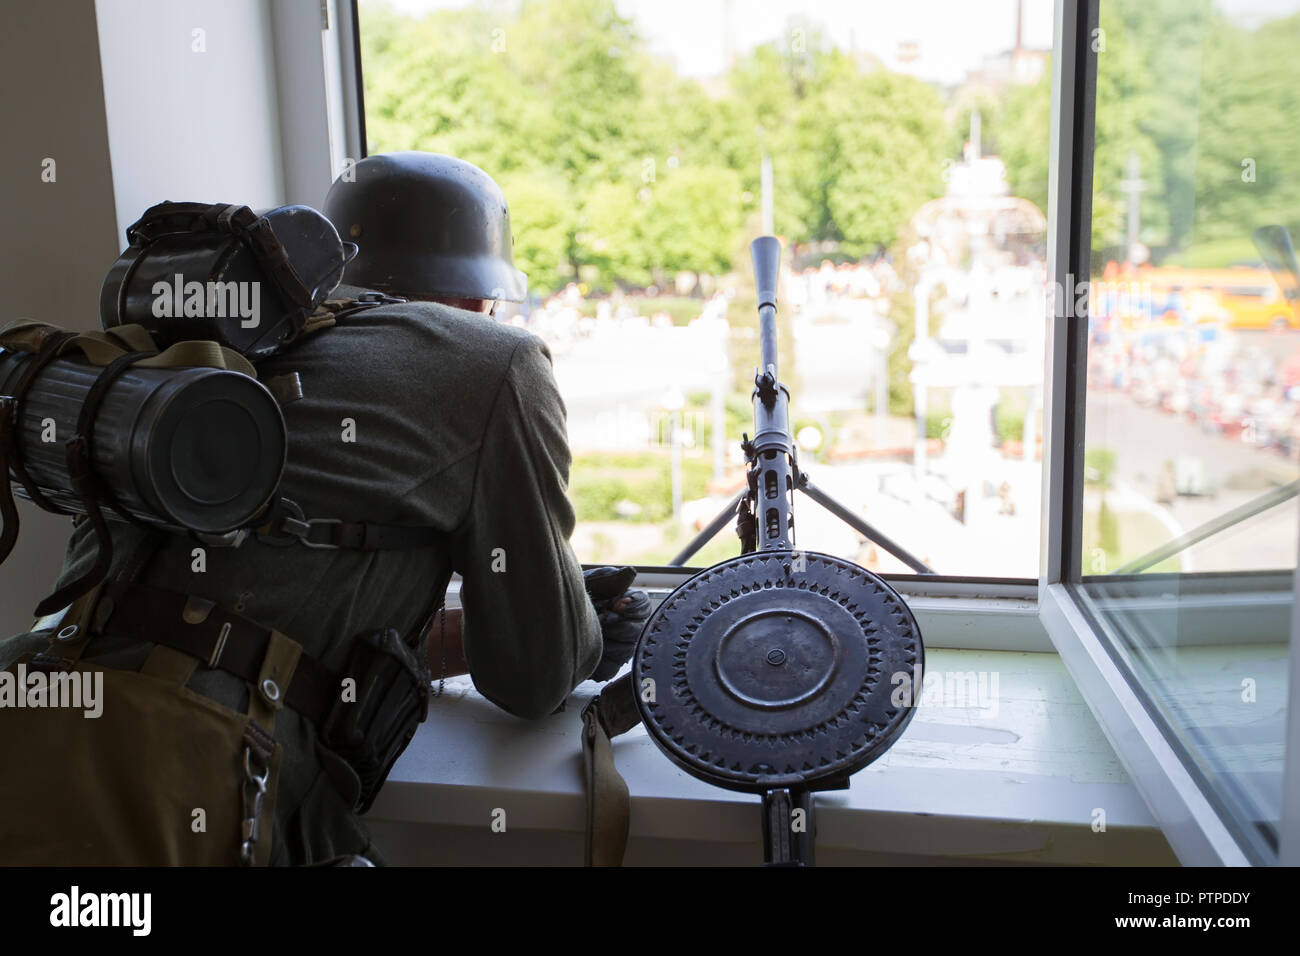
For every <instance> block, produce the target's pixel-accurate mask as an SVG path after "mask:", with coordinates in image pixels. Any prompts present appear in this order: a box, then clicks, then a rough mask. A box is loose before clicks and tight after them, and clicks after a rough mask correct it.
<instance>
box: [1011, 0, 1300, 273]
mask: <svg viewBox="0 0 1300 956" xmlns="http://www.w3.org/2000/svg"><path fill="white" fill-rule="evenodd" d="M1101 29H1102V31H1103V32H1102V34H1101V35H1099V36H1098V37H1095V38H1094V40H1093V45H1094V47H1096V48H1097V52H1096V56H1097V94H1096V95H1097V101H1096V103H1097V105H1096V146H1095V153H1094V156H1093V168H1092V175H1093V201H1092V249H1093V253H1094V259H1097V258H1122V257H1123V247H1124V243H1125V241H1126V230H1127V207H1128V197H1127V194H1126V193H1125V192H1124V191H1123V189H1122V188H1121V187H1122V182H1123V181H1124V180H1125V179H1126V178H1127V177H1128V172H1129V163H1130V159H1131V157H1135V158H1136V160H1137V163H1138V169H1139V175H1140V178H1141V180H1142V182H1143V184H1144V189H1143V191H1142V192H1141V193H1140V198H1139V201H1138V210H1139V221H1140V230H1141V231H1140V234H1139V239H1140V241H1141V242H1143V243H1145V244H1146V245H1147V246H1149V247H1150V248H1151V250H1152V255H1153V259H1154V261H1156V262H1157V263H1158V262H1162V261H1165V258H1166V256H1169V255H1171V254H1174V253H1176V252H1177V251H1178V250H1181V249H1184V248H1186V247H1188V246H1189V245H1191V244H1192V243H1197V244H1204V245H1203V249H1204V250H1205V251H1206V252H1212V251H1221V252H1222V255H1220V256H1218V257H1215V256H1212V255H1211V256H1206V255H1201V256H1198V257H1196V262H1197V264H1203V265H1206V266H1221V265H1229V264H1231V263H1232V262H1235V261H1240V259H1241V254H1240V253H1241V250H1242V247H1243V245H1244V243H1243V241H1242V240H1244V239H1246V237H1248V236H1249V235H1250V233H1251V231H1252V230H1253V229H1254V228H1256V227H1257V226H1260V225H1266V224H1269V223H1283V224H1285V225H1288V226H1289V227H1291V228H1292V230H1293V231H1295V229H1296V227H1297V226H1300V180H1297V179H1296V177H1295V176H1294V175H1291V170H1292V169H1293V168H1294V161H1295V156H1296V154H1297V151H1298V150H1300V125H1297V124H1295V123H1293V122H1287V121H1283V122H1279V119H1281V118H1283V117H1295V116H1296V115H1300V60H1298V59H1297V58H1296V56H1295V50H1296V49H1297V47H1300V15H1295V16H1291V17H1288V18H1285V19H1281V20H1275V21H1271V22H1267V23H1265V24H1263V25H1262V26H1260V27H1259V28H1258V29H1254V30H1251V29H1246V28H1244V27H1242V26H1238V25H1235V24H1233V23H1231V22H1229V21H1228V19H1227V18H1226V17H1225V16H1224V15H1223V14H1222V13H1221V12H1219V10H1217V9H1216V8H1215V6H1214V5H1213V4H1212V3H1211V0H1114V2H1107V3H1103V4H1102V6H1101ZM1050 97H1051V77H1050V74H1044V76H1043V78H1042V79H1041V81H1040V82H1039V83H1038V84H1036V85H1035V86H1031V87H1021V88H1019V89H1016V90H1013V91H1012V92H1011V93H1010V94H1009V95H1008V96H1007V97H1006V99H1005V100H1004V101H1003V102H1002V103H1001V104H1000V107H999V109H998V110H997V111H996V114H995V118H994V121H993V126H994V130H993V135H994V137H995V138H996V141H997V144H998V149H999V155H1000V156H1001V158H1002V160H1003V161H1004V163H1005V164H1006V167H1007V180H1008V184H1009V185H1010V187H1011V190H1012V192H1013V193H1014V194H1015V195H1018V196H1024V197H1025V198H1028V199H1030V200H1032V201H1033V202H1035V203H1036V204H1038V206H1039V208H1040V209H1042V210H1043V211H1046V209H1047V192H1048V180H1047V176H1048V151H1047V148H1046V145H1047V144H1046V133H1047V128H1048V123H1049V121H1050V114H1051V103H1050ZM1175 258H1177V257H1175ZM1250 258H1252V259H1254V258H1257V257H1255V256H1254V255H1253V254H1252V255H1251V256H1250ZM1171 261H1172V260H1171Z"/></svg>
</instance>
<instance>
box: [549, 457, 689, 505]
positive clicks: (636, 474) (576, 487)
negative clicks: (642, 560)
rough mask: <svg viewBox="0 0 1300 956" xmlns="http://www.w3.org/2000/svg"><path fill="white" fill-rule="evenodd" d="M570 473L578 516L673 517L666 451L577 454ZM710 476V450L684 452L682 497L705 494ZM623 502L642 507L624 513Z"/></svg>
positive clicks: (669, 460) (685, 498) (669, 469)
mask: <svg viewBox="0 0 1300 956" xmlns="http://www.w3.org/2000/svg"><path fill="white" fill-rule="evenodd" d="M569 474H570V480H569V498H570V500H571V501H572V502H573V507H574V511H575V512H576V514H577V518H578V520H579V521H614V520H620V519H622V520H631V521H646V522H660V521H665V520H667V519H668V518H670V517H672V513H673V497H672V460H671V457H670V454H669V452H668V451H667V450H664V451H646V452H639V453H637V452H633V453H621V454H587V455H578V456H576V457H575V458H574V460H573V465H572V467H571V469H570V472H569ZM712 475H713V465H712V462H711V460H710V458H709V456H708V455H707V454H706V453H703V452H685V453H683V455H682V500H683V501H688V500H690V499H692V498H702V497H704V495H705V494H706V486H707V484H708V481H709V479H710V478H711V477H712ZM620 502H634V503H636V504H637V505H639V506H640V508H641V511H640V513H639V514H636V515H634V516H630V517H627V518H624V517H623V516H622V515H620V514H619V511H618V505H619V503H620Z"/></svg>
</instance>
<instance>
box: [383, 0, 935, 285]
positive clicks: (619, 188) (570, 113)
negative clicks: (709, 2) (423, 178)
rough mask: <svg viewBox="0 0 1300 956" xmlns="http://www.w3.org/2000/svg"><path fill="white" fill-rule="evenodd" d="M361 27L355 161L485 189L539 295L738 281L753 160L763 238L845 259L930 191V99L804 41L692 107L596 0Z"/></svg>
mask: <svg viewBox="0 0 1300 956" xmlns="http://www.w3.org/2000/svg"><path fill="white" fill-rule="evenodd" d="M360 12H361V18H362V28H361V39H362V57H363V66H364V75H365V77H366V91H365V92H366V120H367V134H368V137H369V143H368V146H369V149H370V150H371V151H372V152H384V151H389V150H398V149H423V150H430V151H433V152H442V153H449V154H452V155H455V156H459V157H461V158H463V159H467V160H469V161H470V162H472V163H475V164H476V165H478V166H480V167H482V168H483V169H484V170H486V171H487V172H488V173H489V174H491V175H492V176H493V177H495V178H496V179H497V180H498V181H499V182H500V183H501V185H502V188H503V190H504V191H505V193H506V196H507V199H508V201H509V203H510V210H511V216H512V220H513V225H514V232H515V236H516V239H515V242H516V253H515V254H516V257H517V259H518V260H519V265H520V267H521V268H522V269H523V270H524V271H525V272H527V273H528V275H529V279H530V285H531V286H532V288H534V289H536V290H539V291H542V292H546V291H552V290H555V289H558V288H560V287H562V286H563V285H564V284H565V283H566V282H569V281H573V280H575V279H577V280H582V281H586V282H589V283H590V284H591V285H592V286H593V287H594V288H596V289H598V290H599V289H604V290H610V289H613V288H614V287H616V286H622V287H644V286H647V285H650V284H652V283H653V284H658V285H660V286H661V287H662V286H663V285H664V284H665V283H666V282H667V281H669V280H671V278H672V276H673V274H674V273H676V272H678V271H692V272H697V273H705V274H712V275H722V274H726V273H728V272H730V271H731V270H733V269H734V270H737V271H739V272H741V273H745V272H747V271H748V253H747V250H745V246H744V241H745V240H747V239H748V238H750V237H752V236H753V235H755V234H756V233H757V231H758V215H757V213H758V209H759V202H760V200H759V191H760V182H759V180H760V166H761V160H762V157H763V155H764V154H765V153H766V154H767V155H769V156H771V158H772V163H773V169H774V183H775V212H776V228H777V231H778V232H780V233H782V234H783V235H785V236H786V237H787V238H788V239H789V240H791V241H794V242H803V241H810V240H823V239H830V240H837V241H840V242H842V243H843V246H844V249H845V251H846V252H847V253H850V254H855V255H856V254H860V253H861V252H864V251H867V250H871V249H874V248H875V247H876V245H877V244H880V243H884V244H888V243H890V242H892V241H893V239H894V238H895V235H896V233H897V231H898V229H899V228H900V227H901V226H902V225H903V224H904V223H905V222H906V221H907V219H908V218H909V217H910V216H911V214H912V213H913V212H914V211H915V210H916V208H917V207H918V206H919V205H920V204H921V203H922V202H924V201H925V200H927V199H929V198H931V197H933V196H935V195H938V193H939V191H940V188H941V186H942V182H941V171H942V161H943V158H944V153H945V151H946V150H947V147H948V141H949V138H950V133H949V131H948V129H947V127H946V125H945V123H944V119H943V108H942V103H941V101H940V98H939V94H938V93H937V92H936V90H935V89H934V88H933V87H931V86H929V85H928V84H926V83H923V82H922V81H920V80H916V79H914V78H911V77H905V76H901V75H898V74H894V73H890V72H888V71H885V70H880V69H874V70H870V71H866V72H864V70H863V69H862V68H860V66H859V64H858V62H857V60H856V59H854V58H853V57H852V56H851V55H850V54H848V53H846V52H844V51H843V50H840V49H837V48H835V47H834V46H832V45H831V44H830V43H828V42H826V41H825V40H824V39H823V38H822V37H821V36H820V35H818V34H817V33H816V31H814V30H811V29H808V30H806V31H804V33H806V42H803V41H801V42H800V43H799V44H798V47H799V48H798V49H797V50H796V49H795V46H796V44H793V43H790V44H787V45H785V46H778V45H777V44H768V45H766V46H761V47H758V48H756V49H755V50H753V51H751V52H750V53H748V54H747V55H745V56H743V57H741V58H739V60H738V61H737V63H736V64H735V66H734V67H733V69H732V70H731V72H730V73H729V74H728V76H726V77H725V78H724V80H725V82H723V83H721V84H720V85H718V86H717V87H716V88H715V87H714V86H712V85H711V86H710V88H709V89H708V90H706V89H705V88H704V87H702V86H701V84H700V83H698V82H696V81H695V80H692V79H686V78H682V77H680V76H678V75H677V74H676V73H675V71H674V70H673V69H672V68H671V67H670V66H669V65H668V64H666V63H664V62H662V61H660V60H657V59H656V58H654V57H653V56H651V55H650V54H648V53H647V52H646V51H645V49H644V45H643V43H642V41H641V38H640V37H639V36H638V35H637V33H636V30H635V28H634V27H633V25H632V23H631V22H630V21H629V20H627V19H626V18H624V17H623V16H621V15H620V14H619V12H618V8H617V6H616V4H615V2H614V0H523V2H521V3H492V2H485V3H478V4H475V5H472V6H470V7H467V8H463V9H453V10H437V11H434V12H431V13H429V14H428V15H426V16H424V17H422V18H418V19H417V18H414V17H410V16H406V15H403V14H401V13H398V12H397V11H395V10H393V9H392V8H391V7H389V6H387V5H384V4H379V3H370V2H367V3H364V4H362V5H361V7H360ZM801 36H803V34H801ZM738 251H743V253H744V258H743V259H742V258H738V255H737V253H738Z"/></svg>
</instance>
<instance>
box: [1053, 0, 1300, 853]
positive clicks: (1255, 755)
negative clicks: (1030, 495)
mask: <svg viewBox="0 0 1300 956" xmlns="http://www.w3.org/2000/svg"><path fill="white" fill-rule="evenodd" d="M1297 48H1300V2H1295V0H1285V2H1263V0H1222V2H1219V0H1216V2H1213V3H1211V2H1208V0H1201V2H1187V0H1156V2H1153V0H1102V2H1101V30H1100V32H1099V33H1098V34H1097V36H1096V37H1094V38H1093V49H1094V50H1095V51H1096V53H1097V64H1098V66H1097V103H1096V110H1097V111H1096V149H1095V153H1094V156H1093V230H1092V266H1091V276H1090V280H1091V281H1090V284H1088V285H1087V286H1086V287H1084V286H1083V285H1081V287H1080V288H1077V289H1075V290H1073V296H1074V297H1075V298H1076V304H1078V302H1079V300H1083V299H1084V298H1085V297H1086V303H1084V305H1083V306H1082V307H1081V308H1080V310H1079V314H1082V311H1083V308H1084V307H1086V308H1087V310H1088V312H1089V319H1088V321H1089V345H1088V370H1087V371H1088V391H1087V396H1088V398H1087V411H1086V420H1087V441H1086V451H1085V490H1084V496H1083V528H1082V534H1081V547H1082V556H1081V557H1082V563H1081V567H1082V570H1083V575H1084V578H1083V582H1084V583H1083V587H1082V591H1083V593H1084V594H1085V595H1086V597H1087V598H1088V600H1089V602H1090V603H1091V608H1092V610H1093V612H1094V615H1095V617H1096V618H1097V619H1098V620H1099V621H1100V622H1101V623H1102V624H1103V626H1104V627H1105V628H1106V629H1107V630H1108V631H1109V632H1110V633H1111V635H1112V636H1113V637H1114V639H1115V641H1116V644H1117V646H1118V647H1119V648H1120V649H1121V653H1122V655H1123V656H1124V657H1125V659H1126V660H1127V661H1128V663H1129V665H1130V667H1131V668H1132V669H1133V672H1134V674H1135V675H1136V676H1137V678H1138V679H1139V680H1140V681H1141V683H1142V686H1143V687H1144V688H1145V689H1146V690H1148V691H1149V693H1150V694H1151V696H1152V699H1153V701H1154V703H1155V705H1156V706H1157V707H1158V708H1159V709H1160V710H1161V712H1162V713H1163V714H1164V716H1165V717H1166V719H1167V721H1168V723H1169V724H1170V726H1171V727H1172V729H1173V731H1174V732H1175V734H1176V736H1177V738H1178V739H1179V741H1181V743H1182V744H1183V745H1184V746H1185V748H1186V749H1187V751H1188V753H1189V755H1190V756H1191V758H1192V760H1193V761H1194V763H1195V765H1196V766H1197V767H1198V768H1199V769H1200V772H1201V773H1203V774H1204V776H1205V778H1206V779H1207V780H1208V781H1209V782H1210V784H1211V786H1212V793H1213V794H1214V795H1215V797H1216V799H1218V800H1220V801H1221V804H1222V807H1223V808H1224V809H1225V810H1226V811H1227V812H1228V813H1229V814H1230V815H1231V816H1232V818H1233V819H1234V820H1235V821H1236V823H1237V826H1238V829H1239V833H1240V834H1241V835H1242V837H1243V838H1244V839H1245V840H1246V841H1247V843H1248V844H1250V845H1251V846H1253V847H1254V848H1255V850H1256V852H1257V854H1258V855H1259V856H1260V857H1261V858H1268V857H1269V854H1271V853H1273V852H1275V850H1274V848H1275V845H1276V828H1277V823H1278V820H1279V816H1280V810H1281V779H1282V775H1281V771H1282V753H1283V743H1284V734H1283V728H1284V718H1285V714H1286V700H1287V676H1288V675H1287V658H1288V648H1289V641H1290V603H1291V600H1292V594H1291V591H1292V585H1291V581H1292V574H1291V572H1292V570H1293V569H1294V568H1295V566H1296V558H1297V545H1298V542H1300V537H1298V532H1300V508H1298V507H1297V499H1296V489H1297V487H1298V486H1297V483H1296V482H1297V479H1298V478H1300V414H1298V413H1300V301H1298V300H1297V297H1296V291H1295V290H1296V287H1297V275H1296V272H1295V269H1296V266H1295V261H1294V257H1293V256H1292V255H1291V254H1290V253H1289V250H1288V246H1287V238H1286V237H1287V235H1288V232H1289V234H1291V235H1294V234H1296V230H1297V228H1298V227H1300V175H1297V173H1298V172H1300V170H1298V169H1297V162H1298V160H1297V156H1298V155H1300V153H1298V150H1300V63H1298V62H1297V60H1296V57H1295V51H1296V49H1297ZM1279 227H1282V228H1279Z"/></svg>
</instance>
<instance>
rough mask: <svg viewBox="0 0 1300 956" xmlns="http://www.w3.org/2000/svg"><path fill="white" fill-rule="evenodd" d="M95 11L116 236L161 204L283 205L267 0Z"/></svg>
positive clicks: (134, 0) (110, 2) (298, 1)
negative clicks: (194, 202)
mask: <svg viewBox="0 0 1300 956" xmlns="http://www.w3.org/2000/svg"><path fill="white" fill-rule="evenodd" d="M290 2H291V3H293V4H294V5H295V6H301V5H302V4H304V3H306V4H307V5H308V6H312V7H314V6H316V2H315V0H290ZM95 10H96V13H97V15H98V22H99V41H100V59H101V61H102V68H103V83H104V101H105V105H106V107H107V111H108V142H109V148H110V150H111V153H112V163H113V183H114V187H115V189H116V202H117V221H118V225H119V235H122V233H124V231H125V229H126V227H127V226H128V225H130V224H131V223H132V222H134V221H135V220H136V219H137V218H139V216H140V213H142V212H144V210H145V209H147V208H148V207H149V206H152V205H153V204H154V203H158V202H162V201H164V200H172V201H177V202H188V201H196V202H231V203H240V204H241V205H246V206H252V207H253V208H255V209H256V208H261V207H269V206H276V205H279V204H281V203H282V202H284V195H285V189H284V171H283V165H282V161H281V143H280V115H279V103H278V96H277V84H276V71H275V57H274V55H273V51H274V43H273V36H272V30H271V5H270V3H269V2H268V0H96V2H95ZM195 31H202V33H201V34H196V33H195ZM200 47H201V50H200ZM123 241H124V240H123ZM105 265H107V264H105Z"/></svg>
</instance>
